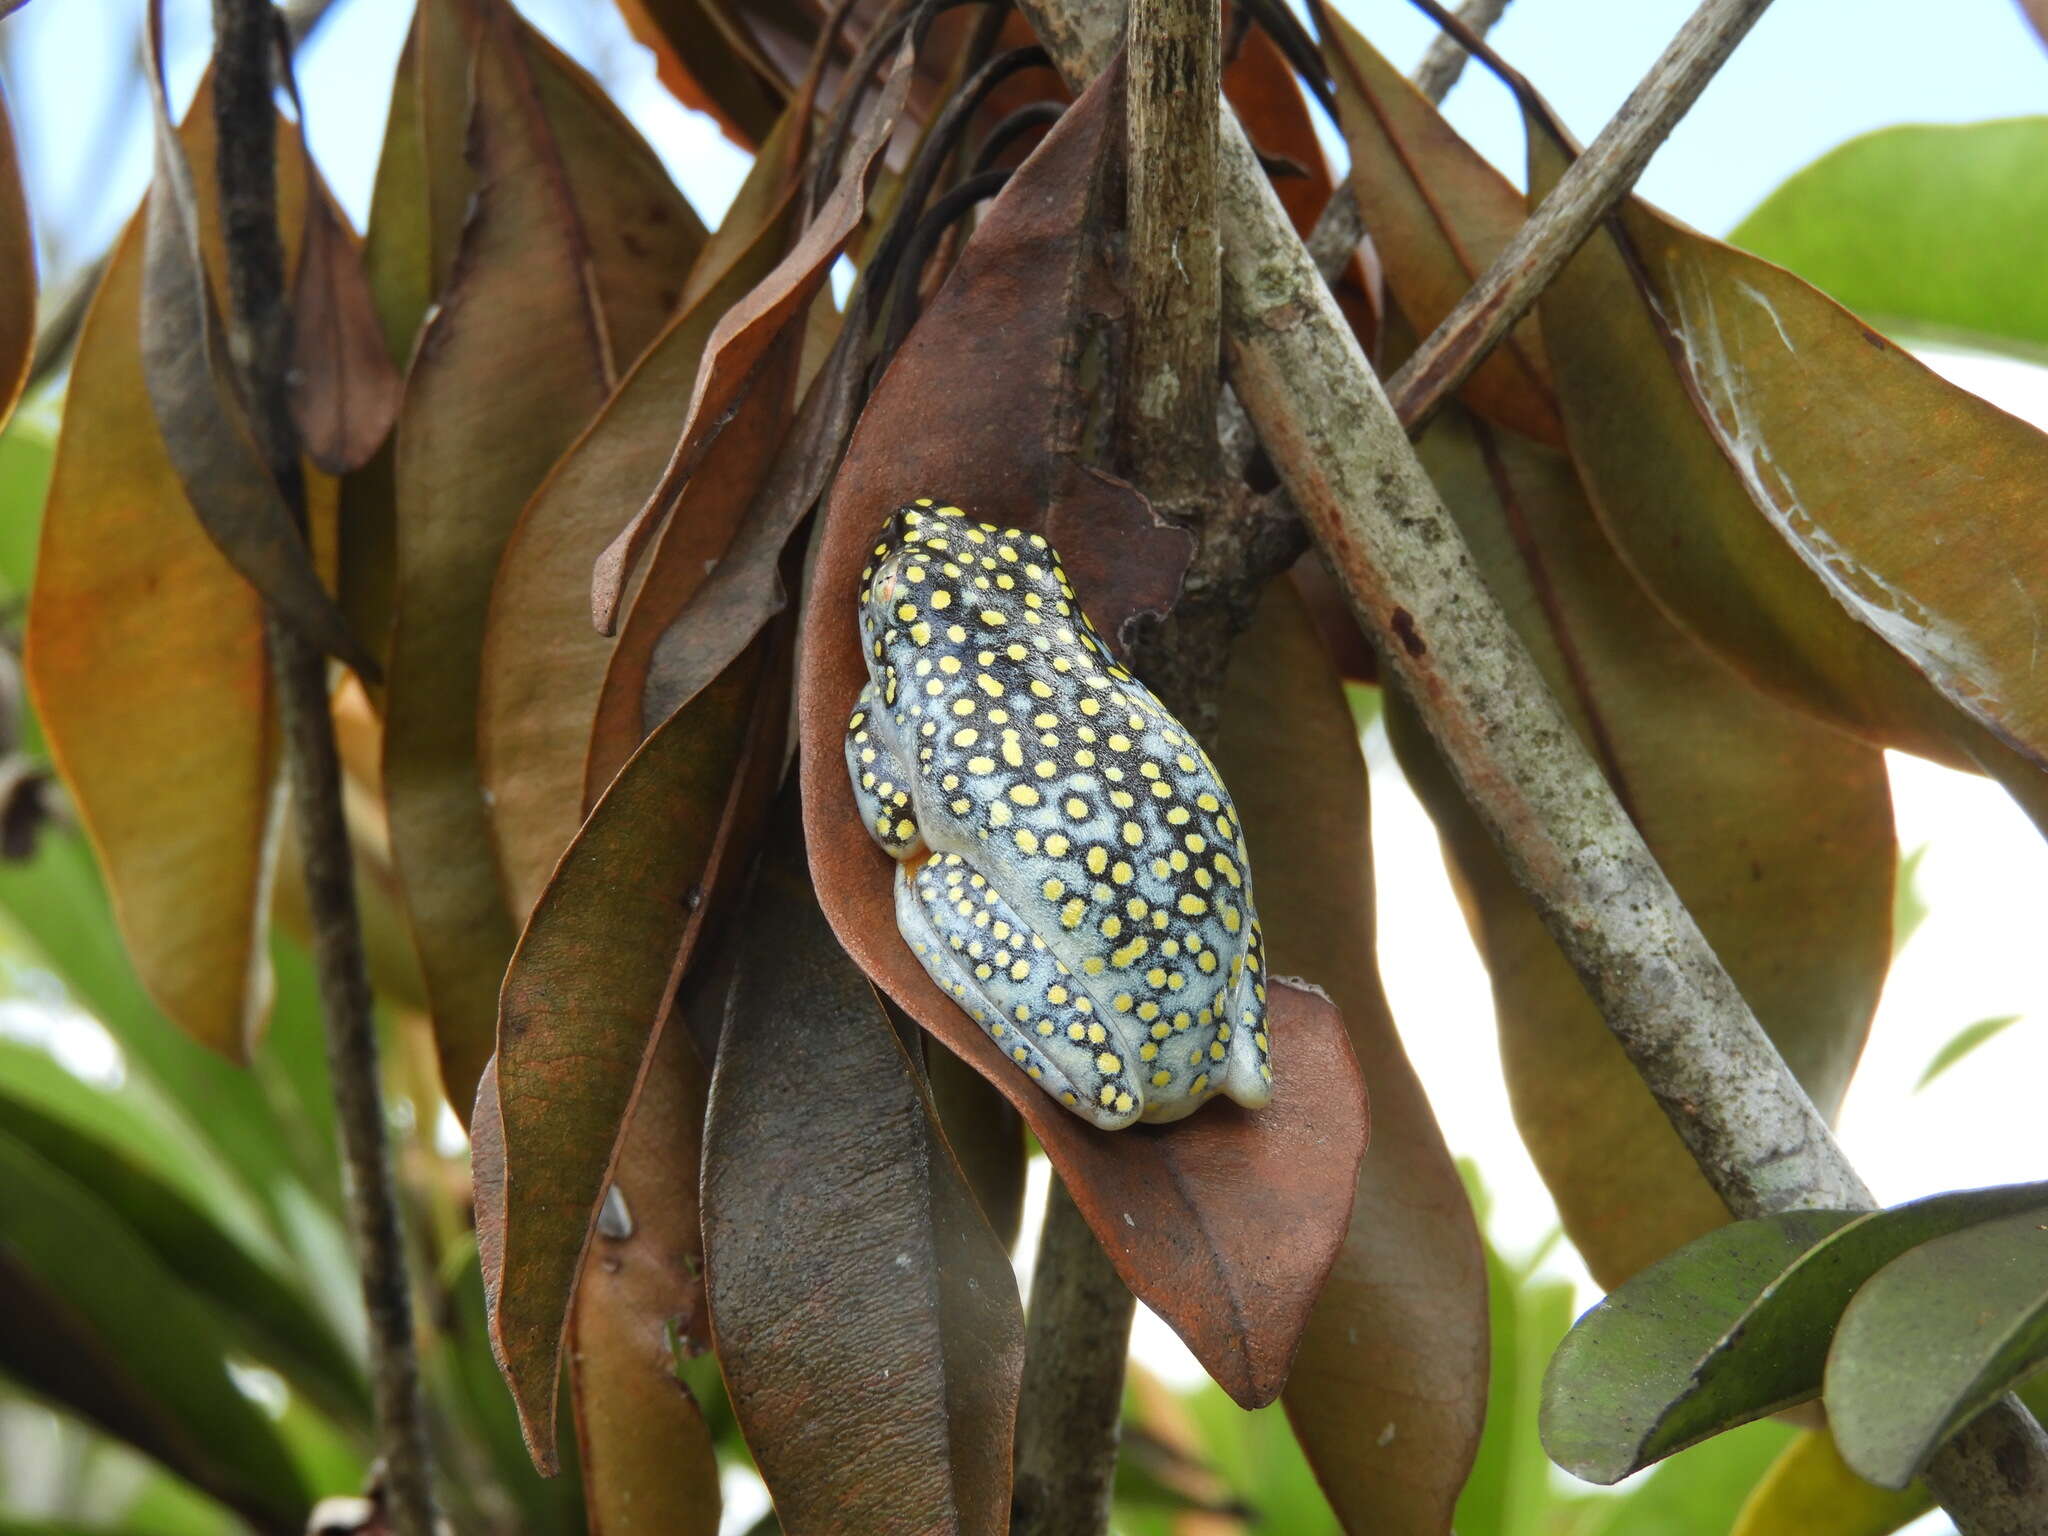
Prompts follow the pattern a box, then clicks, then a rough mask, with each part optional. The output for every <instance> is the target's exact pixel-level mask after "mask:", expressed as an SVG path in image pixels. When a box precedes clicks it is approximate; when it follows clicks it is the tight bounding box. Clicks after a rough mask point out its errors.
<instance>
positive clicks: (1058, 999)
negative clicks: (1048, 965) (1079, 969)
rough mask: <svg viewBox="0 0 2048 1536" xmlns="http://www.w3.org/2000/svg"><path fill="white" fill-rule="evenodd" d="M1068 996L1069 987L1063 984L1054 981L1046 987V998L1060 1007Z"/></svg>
mask: <svg viewBox="0 0 2048 1536" xmlns="http://www.w3.org/2000/svg"><path fill="white" fill-rule="evenodd" d="M1067 997H1068V993H1067V989H1066V988H1065V987H1063V986H1061V985H1060V984H1059V983H1058V982H1054V983H1053V984H1052V985H1051V986H1049V987H1047V988H1046V989H1045V1000H1046V1001H1047V1002H1049V1003H1051V1004H1052V1005H1053V1006H1054V1007H1058V1006H1059V1005H1060V1004H1061V1003H1064V1002H1065V1001H1066V1000H1067Z"/></svg>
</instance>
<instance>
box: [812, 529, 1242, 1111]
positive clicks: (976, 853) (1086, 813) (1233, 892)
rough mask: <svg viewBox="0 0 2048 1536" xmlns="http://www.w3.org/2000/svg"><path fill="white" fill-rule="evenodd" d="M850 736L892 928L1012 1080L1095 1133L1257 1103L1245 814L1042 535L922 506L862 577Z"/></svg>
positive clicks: (885, 537)
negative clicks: (889, 895)
mask: <svg viewBox="0 0 2048 1536" xmlns="http://www.w3.org/2000/svg"><path fill="white" fill-rule="evenodd" d="M859 633H860V642H861V650H862V655H863V657H864V659H865V661H866V668H867V679H866V683H865V685H864V686H863V687H862V689H861V691H860V695H859V698H858V699H857V701H856V702H855V705H854V708H853V711H852V716H851V718H850V719H849V721H848V723H847V727H846V736H845V748H846V766H847V771H848V773H849V774H850V775H851V777H852V780H853V790H854V798H855V801H856V803H857V805H858V807H859V810H860V814H861V817H862V820H863V822H864V823H865V824H866V826H867V829H868V833H869V835H870V836H871V837H872V838H873V839H874V840H875V842H876V843H878V844H879V845H880V846H881V848H882V850H883V851H884V852H886V853H887V854H888V855H889V856H890V857H891V858H892V859H893V860H895V871H894V876H893V878H894V882H895V891H894V900H895V915H896V926H897V930H898V932H899V934H900V935H901V937H902V939H903V941H904V942H905V943H906V944H907V945H908V946H909V947H910V950H911V952H912V953H913V954H914V955H915V956H916V957H917V959H918V961H919V963H920V964H921V965H922V966H923V968H924V970H925V972H926V974H927V975H929V976H930V977H931V979H932V981H933V982H935V983H936V984H937V985H938V987H939V988H940V990H941V991H943V992H944V993H945V994H946V995H947V997H948V998H950V999H951V1000H952V1001H953V1003H954V1004H956V1005H957V1006H958V1007H959V1008H961V1009H962V1010H963V1011H964V1012H965V1013H966V1014H967V1016H968V1017H969V1018H970V1019H972V1020H973V1021H974V1023H976V1024H977V1025H979V1026H980V1027H981V1029H982V1031H983V1032H984V1033H985V1034H986V1035H987V1036H988V1038H989V1039H990V1040H991V1041H992V1042H993V1043H994V1044H995V1045H996V1046H997V1047H998V1048H999V1049H1000V1050H1001V1051H1002V1052H1003V1054H1004V1056H1005V1057H1007V1058H1008V1060H1009V1062H1010V1063H1011V1064H1012V1065H1013V1066H1014V1067H1015V1068H1016V1069H1017V1070H1018V1071H1020V1072H1022V1073H1024V1074H1025V1075H1026V1076H1027V1077H1028V1078H1030V1080H1031V1081H1032V1082H1034V1083H1036V1084H1037V1085H1038V1086H1039V1087H1040V1088H1041V1089H1042V1090H1044V1092H1046V1093H1047V1094H1049V1095H1051V1096H1052V1097H1053V1098H1054V1099H1055V1100H1057V1101H1058V1102H1059V1103H1060V1104H1062V1105H1064V1106H1065V1107H1066V1108H1067V1109H1068V1110H1070V1111H1072V1112H1073V1113H1074V1114H1076V1115H1078V1116H1080V1117H1081V1118H1082V1119H1084V1120H1086V1121H1088V1122H1089V1123H1091V1124H1093V1125H1095V1126H1096V1127H1098V1128H1100V1129H1102V1130H1106V1131H1114V1130H1123V1129H1126V1128H1128V1127H1130V1126H1133V1125H1137V1124H1139V1123H1141V1122H1142V1123H1147V1124H1164V1123H1168V1122H1172V1121H1176V1120H1179V1119H1182V1118H1184V1117H1185V1116H1187V1115H1190V1114H1192V1113H1194V1111H1195V1110H1197V1109H1199V1108H1200V1107H1201V1106H1202V1105H1203V1104H1205V1103H1207V1102H1208V1101H1209V1100H1210V1099H1212V1098H1215V1097H1217V1096H1218V1095H1222V1096H1224V1097H1227V1098H1229V1099H1231V1100H1234V1101H1235V1102H1236V1103H1238V1104H1240V1105H1243V1106H1245V1107H1246V1108H1248V1109H1258V1108H1261V1107H1263V1106H1264V1105H1265V1104H1267V1103H1268V1102H1269V1101H1270V1099H1271V1097H1272V1091H1273V1066H1272V1049H1271V1041H1270V1039H1269V1037H1268V1029H1267V1013H1266V986H1267V979H1268V978H1267V975H1266V956H1265V941H1264V936H1263V932H1262V930H1261V928H1260V926H1259V918H1258V913H1257V909H1256V907H1255V906H1254V904H1253V900H1252V877H1251V861H1250V858H1249V856H1248V854H1247V852H1246V849H1245V841H1244V829H1243V827H1242V825H1241V824H1240V822H1239V819H1238V815H1237V808H1236V806H1235V805H1234V804H1233V803H1232V801H1231V798H1230V794H1229V792H1228V791H1227V790H1226V789H1225V788H1224V785H1223V781H1222V778H1221V776H1220V775H1219V774H1218V772H1217V770H1216V765H1215V763H1214V762H1213V761H1211V760H1210V757H1209V755H1208V753H1207V752H1206V751H1204V750H1203V748H1202V746H1201V745H1200V743H1198V742H1197V741H1196V740H1195V738H1194V736H1193V734H1192V733H1191V732H1190V731H1189V730H1188V729H1187V728H1186V727H1185V726H1183V725H1182V724H1181V723H1180V721H1179V720H1177V719H1176V718H1175V717H1174V716H1173V715H1172V713H1170V712H1169V711H1168V710H1167V708H1166V707H1165V705H1163V704H1162V703H1161V702H1160V701H1159V699H1158V698H1157V697H1156V696H1155V695H1154V694H1153V693H1152V691H1151V690H1150V689H1149V688H1147V687H1146V686H1145V685H1144V684H1143V683H1142V682H1140V681H1139V680H1138V679H1137V678H1136V677H1135V676H1134V675H1133V674H1132V673H1131V671H1130V670H1129V669H1128V668H1127V667H1125V666H1124V665H1123V663H1122V662H1121V661H1120V660H1119V659H1118V658H1117V657H1116V656H1115V655H1114V654H1113V653H1112V651H1111V650H1110V648H1109V646H1108V645H1107V644H1106V643H1105V642H1104V640H1103V638H1102V636H1101V634H1100V633H1099V632H1098V631H1097V630H1096V628H1095V626H1094V625H1093V624H1092V623H1091V622H1090V621H1089V618H1088V616H1087V614H1086V613H1085V612H1084V611H1083V610H1082V606H1081V603H1080V600H1079V599H1078V598H1077V597H1076V595H1075V592H1074V587H1073V584H1072V582H1071V581H1070V580H1069V578H1068V575H1067V572H1066V570H1065V567H1064V566H1063V564H1062V562H1061V560H1060V557H1059V555H1058V553H1057V552H1056V551H1055V550H1054V549H1053V548H1052V546H1051V545H1050V543H1048V541H1047V540H1046V538H1045V537H1044V535H1043V534H1040V533H1035V532H1030V531H1025V530H1018V529H1013V528H1007V527H1002V526H999V525H997V524H995V523H989V522H980V521H976V520H975V519H974V518H973V517H971V516H970V515H969V514H968V513H967V512H965V511H964V510H962V509H961V508H959V507H957V506H953V505H950V504H947V503H943V502H941V501H940V500H939V499H937V498H935V497H920V498H917V499H916V500H914V501H910V502H906V503H904V504H903V505H901V506H899V507H897V508H896V509H895V510H894V511H892V512H891V513H889V514H888V516H887V518H886V520H885V521H884V523H883V525H882V527H881V530H880V533H879V535H878V537H877V539H876V541H875V543H874V544H873V546H872V553H871V556H870V558H869V559H868V561H867V563H866V567H865V569H863V570H862V572H861V576H860V592H859Z"/></svg>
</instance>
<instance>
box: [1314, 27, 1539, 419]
mask: <svg viewBox="0 0 2048 1536" xmlns="http://www.w3.org/2000/svg"><path fill="white" fill-rule="evenodd" d="M1317 15H1318V17H1319V18H1320V19H1321V23H1322V25H1323V26H1324V27H1325V28H1326V29H1327V30H1326V36H1325V39H1324V46H1323V52H1324V54H1325V56H1326V57H1327V58H1328V59H1329V61H1330V71H1331V74H1332V75H1333V77H1334V78H1335V80H1336V84H1337V105H1338V109H1339V111H1340V113H1341V114H1342V116H1343V121H1344V136H1345V138H1346V140H1347V141H1348V143H1349V146H1350V149H1351V188H1352V195H1353V196H1354V197H1355V198H1356V199H1357V200H1358V211H1359V213H1360V214H1361V215H1362V216H1363V218H1364V220H1365V227H1366V228H1367V229H1368V230H1370V231H1371V232H1372V239H1373V248H1374V249H1375V250H1376V251H1377V252H1378V253H1379V258H1380V262H1381V265H1382V266H1383V268H1384V270H1385V274H1386V282H1387V288H1388V290H1389V291H1390V292H1391V293H1392V295H1393V297H1394V301H1395V302H1396V303H1398V304H1399V305H1400V306H1401V310H1402V313H1403V314H1405V315H1406V316H1407V318H1408V321H1409V323H1410V324H1411V325H1413V326H1414V327H1415V330H1416V333H1417V334H1418V335H1422V334H1427V333H1428V332H1429V331H1431V330H1433V329H1434V328H1435V327H1436V326H1437V324H1438V323H1439V322H1440V321H1442V320H1443V318H1444V317H1445V316H1446V315H1448V314H1449V313H1450V312H1451V309H1452V307H1453V306H1454V305H1456V303H1457V302H1458V300H1459V299H1461V298H1463V297H1464V296H1465V290H1466V289H1468V288H1470V287H1471V286H1472V284H1473V282H1474V280H1475V279H1477V278H1478V276H1479V274H1480V273H1482V272H1484V271H1485V270H1486V268H1487V267H1488V266H1489V265H1490V264H1491V263H1492V261H1493V258H1494V257H1495V256H1497V255H1499V254H1500V251H1501V248H1502V247H1503V246H1504V245H1506V243H1507V241H1508V240H1509V238H1510V237H1512V236H1513V234H1514V232H1515V230H1516V228H1517V227H1518V226H1519V225H1520V224H1521V222H1522V219H1523V216H1524V213H1525V206H1524V203H1523V199H1522V195H1521V193H1519V192H1517V191H1516V190H1515V189H1514V187H1513V186H1512V185H1511V184H1510V183H1509V182H1508V180H1507V178H1506V177H1504V176H1502V175H1501V174H1500V172H1498V171H1496V170H1495V169H1494V168H1493V167H1492V166H1491V165H1489V164H1487V162H1486V161H1485V159H1484V158H1482V157H1481V156H1480V155H1479V153H1478V152H1477V151H1475V150H1474V149H1473V148H1472V146H1471V145H1469V144H1467V143H1466V142H1465V141H1464V140H1463V139H1462V138H1460V137H1459V136H1458V134H1457V132H1456V131H1455V130H1454V129H1453V128H1452V127H1451V126H1450V124H1448V123H1446V122H1445V121H1444V120H1443V118H1442V117H1441V116H1440V115H1439V114H1438V112H1437V110H1436V108H1435V107H1433V106H1431V105H1430V103H1429V100H1428V98H1427V97H1425V96H1423V94H1422V93H1421V92H1420V91H1418V90H1416V89H1415V87H1414V86H1413V85H1412V84H1410V83H1409V81H1408V80H1407V79H1406V77H1404V76H1403V75H1402V74H1401V72H1400V71H1399V70H1397V69H1395V68H1394V66H1393V65H1391V64H1389V63H1388V62H1387V61H1386V60H1385V59H1384V58H1382V57H1381V56H1380V55H1379V54H1378V53H1377V52H1375V51H1374V49H1373V46H1372V44H1370V43H1368V42H1367V41H1366V40H1365V39H1364V37H1362V36H1361V35H1360V34H1359V33H1358V31H1357V29H1355V28H1354V27H1352V26H1351V24H1350V23H1349V22H1347V21H1345V19H1344V18H1343V17H1342V16H1340V15H1338V14H1337V13H1336V11H1335V10H1334V9H1333V8H1331V7H1328V6H1319V7H1318V8H1317ZM1462 398H1463V399H1464V400H1465V401H1466V402H1467V403H1468V404H1469V405H1471V406H1472V408H1473V409H1475V410H1477V411H1479V412H1480V413H1481V414H1483V415H1485V416H1488V417H1490V418H1491V419H1493V420H1495V421H1498V422H1500V423H1501V424H1502V425H1503V426H1507V427H1511V428H1513V429H1514V430H1515V431H1517V432H1520V433H1522V434H1524V435H1525V436H1528V437H1533V438H1535V439H1536V440H1537V441H1539V442H1543V443H1548V444H1549V445H1550V446H1551V447H1553V448H1562V447H1563V446H1564V426H1563V424H1562V423H1561V422H1560V421H1559V420H1558V415H1557V401H1556V397H1555V395H1554V394H1553V392H1552V388H1551V381H1550V374H1549V365H1548V362H1547V360H1546V358H1545V356H1544V353H1543V343H1542V338H1541V336H1540V335H1539V334H1538V331H1537V327H1536V320H1535V316H1534V313H1533V312H1532V313H1531V315H1530V317H1529V318H1528V319H1525V320H1523V321H1522V322H1521V323H1520V324H1519V325H1517V326H1516V327H1515V329H1514V330H1513V331H1512V332H1510V333H1509V336H1508V339H1507V340H1506V341H1504V342H1502V343H1501V345H1500V347H1499V349H1498V350H1496V351H1495V352H1494V353H1493V355H1492V356H1491V357H1489V358H1488V359H1487V360H1486V361H1485V362H1484V363H1482V364H1480V365H1479V368H1478V369H1477V371H1475V372H1474V373H1473V375H1472V378H1471V380H1470V381H1469V382H1468V383H1467V384H1466V385H1465V388H1464V391H1463V394H1462Z"/></svg>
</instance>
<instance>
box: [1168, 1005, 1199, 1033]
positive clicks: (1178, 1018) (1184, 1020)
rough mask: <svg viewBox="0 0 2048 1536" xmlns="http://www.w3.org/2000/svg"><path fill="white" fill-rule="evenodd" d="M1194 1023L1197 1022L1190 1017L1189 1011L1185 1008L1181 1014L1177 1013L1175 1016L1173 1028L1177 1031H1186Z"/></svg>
mask: <svg viewBox="0 0 2048 1536" xmlns="http://www.w3.org/2000/svg"><path fill="white" fill-rule="evenodd" d="M1194 1022H1195V1021H1194V1020H1193V1019H1191V1018H1190V1017H1188V1011H1187V1010H1186V1009H1185V1008H1183V1009H1182V1010H1181V1011H1180V1012H1179V1013H1176V1014H1175V1015H1174V1016H1173V1027H1174V1028H1175V1029H1186V1028H1187V1027H1188V1026H1189V1025H1190V1024H1192V1023H1194Z"/></svg>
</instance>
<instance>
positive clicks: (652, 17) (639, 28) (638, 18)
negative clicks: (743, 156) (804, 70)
mask: <svg viewBox="0 0 2048 1536" xmlns="http://www.w3.org/2000/svg"><path fill="white" fill-rule="evenodd" d="M771 8H772V9H773V10H774V12H775V13H776V20H777V22H778V23H780V24H781V25H783V26H784V27H787V26H788V24H789V22H790V21H791V20H796V19H798V18H801V19H800V21H799V25H801V26H803V28H804V31H805V32H808V31H809V30H810V26H809V23H810V17H809V16H808V15H807V14H805V12H804V10H803V8H802V7H800V6H798V5H795V4H789V5H781V4H776V5H772V6H771ZM619 10H620V11H621V13H623V14H624V16H625V18H626V24H627V25H628V26H630V27H631V28H632V29H633V35H634V36H635V37H637V38H638V39H639V40H640V41H641V42H642V43H643V44H645V45H646V47H647V48H648V49H649V51H651V52H652V53H653V54H654V67H655V71H656V73H657V74H658V75H659V76H660V77H661V83H662V84H663V85H665V86H667V87H668V89H669V91H670V93H671V94H673V95H674V96H675V98H676V100H678V101H680V102H681V103H682V104H683V105H684V106H686V107H690V108H692V109H694V110H695V111H698V112H705V113H709V114H710V115H711V117H712V118H714V119H715V120H716V121H717V123H718V126H719V127H720V128H722V129H723V130H724V131H725V136H726V137H727V138H729V139H731V140H732V141H733V142H734V143H735V144H738V145H739V146H740V147H741V148H742V149H753V148H754V147H755V146H757V145H759V144H761V143H762V142H763V141H764V140H766V138H767V137H768V134H769V133H770V131H771V130H772V129H773V127H774V125H775V121H776V119H777V118H778V117H779V116H780V115H781V113H782V109H783V98H784V97H785V96H786V94H787V92H786V91H784V90H783V89H782V88H781V85H780V82H779V81H778V79H777V75H776V71H775V69H774V68H773V66H772V65H769V64H768V63H767V62H766V60H765V59H764V58H763V56H762V54H761V53H760V51H759V49H758V47H757V46H756V44H755V43H754V40H753V38H752V37H751V36H750V35H749V33H748V32H746V31H745V30H742V27H743V23H740V22H739V21H738V16H737V11H738V8H737V7H734V6H732V5H730V4H729V3H728V4H717V5H705V4H703V3H701V0H622V3H621V4H620V6H619Z"/></svg>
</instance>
